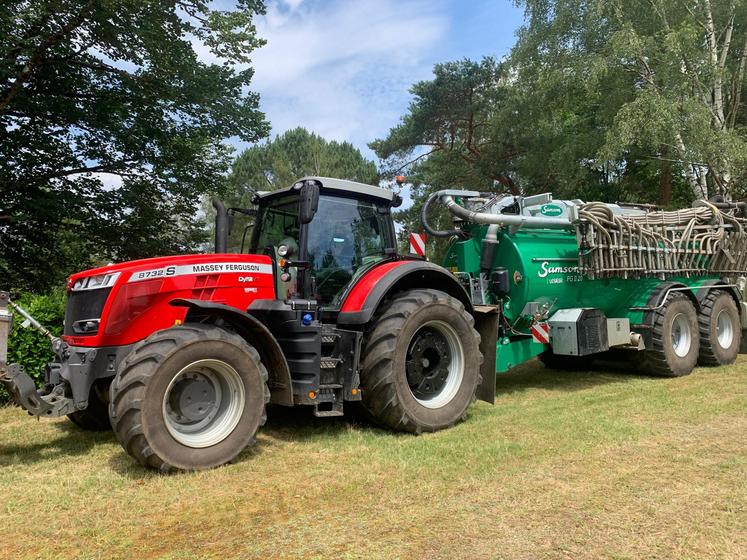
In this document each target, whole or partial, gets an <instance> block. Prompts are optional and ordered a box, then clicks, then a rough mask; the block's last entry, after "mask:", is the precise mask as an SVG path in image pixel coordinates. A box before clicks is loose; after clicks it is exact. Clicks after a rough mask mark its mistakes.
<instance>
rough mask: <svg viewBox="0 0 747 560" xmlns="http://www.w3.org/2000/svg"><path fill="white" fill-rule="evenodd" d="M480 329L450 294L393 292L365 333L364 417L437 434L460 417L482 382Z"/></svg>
mask: <svg viewBox="0 0 747 560" xmlns="http://www.w3.org/2000/svg"><path fill="white" fill-rule="evenodd" d="M479 346H480V335H479V334H478V333H477V331H476V330H475V329H474V319H473V318H472V316H471V315H470V314H469V313H467V312H466V311H465V309H464V306H463V305H462V304H461V303H460V302H459V301H458V300H456V299H454V298H453V297H450V296H448V295H447V294H445V293H443V292H440V291H437V290H410V291H407V292H403V293H401V294H399V295H398V296H396V297H394V298H393V299H392V300H390V301H389V302H388V303H386V304H385V306H384V307H383V309H382V310H381V311H380V312H379V314H378V315H377V317H376V319H375V322H374V323H373V325H372V328H371V330H370V331H369V333H368V334H367V336H366V342H365V348H364V351H363V359H362V371H361V388H362V389H363V402H362V404H363V407H364V409H365V411H366V413H367V416H369V417H370V418H372V419H373V420H374V421H375V422H376V423H377V424H380V425H382V426H384V427H388V428H391V429H393V430H399V431H406V432H413V433H420V432H434V431H436V430H440V429H442V428H447V427H449V426H452V425H454V424H456V423H457V422H459V421H460V420H463V419H464V418H465V417H466V414H467V408H468V407H469V405H470V404H471V403H472V401H473V400H474V398H475V391H476V389H477V386H478V385H479V384H480V381H481V377H480V364H481V362H482V354H480V349H479Z"/></svg>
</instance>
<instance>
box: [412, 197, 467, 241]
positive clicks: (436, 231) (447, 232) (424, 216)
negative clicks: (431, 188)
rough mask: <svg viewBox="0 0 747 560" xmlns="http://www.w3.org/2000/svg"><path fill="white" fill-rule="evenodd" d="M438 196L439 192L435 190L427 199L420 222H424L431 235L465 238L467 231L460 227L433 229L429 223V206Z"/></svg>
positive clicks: (427, 231) (426, 230)
mask: <svg viewBox="0 0 747 560" xmlns="http://www.w3.org/2000/svg"><path fill="white" fill-rule="evenodd" d="M439 192H441V191H439ZM438 197H439V193H437V192H435V193H433V194H432V195H430V196H429V197H428V199H427V200H426V201H425V204H423V209H422V210H421V212H420V222H421V223H422V224H423V229H424V230H425V232H426V233H427V234H428V235H430V236H431V237H451V236H453V235H456V236H458V237H462V238H464V237H465V233H464V232H463V231H461V230H459V229H448V230H440V229H433V228H432V227H431V226H430V224H429V223H428V207H429V206H430V205H431V204H432V203H433V201H434V200H436V198H438Z"/></svg>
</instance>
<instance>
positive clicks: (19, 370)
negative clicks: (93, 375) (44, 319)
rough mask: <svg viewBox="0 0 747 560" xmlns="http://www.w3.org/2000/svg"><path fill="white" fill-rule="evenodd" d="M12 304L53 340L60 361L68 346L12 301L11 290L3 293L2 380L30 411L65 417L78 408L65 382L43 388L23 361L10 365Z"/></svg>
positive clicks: (0, 322)
mask: <svg viewBox="0 0 747 560" xmlns="http://www.w3.org/2000/svg"><path fill="white" fill-rule="evenodd" d="M9 307H11V308H13V309H14V310H15V311H16V312H17V313H18V314H19V315H21V316H22V317H23V318H24V319H25V320H26V321H28V322H29V324H31V325H32V326H33V327H34V328H35V329H36V330H38V331H39V332H41V333H42V334H43V335H44V336H46V337H47V338H48V339H49V340H50V342H51V344H52V349H53V350H54V352H55V354H57V357H58V359H59V360H60V362H62V361H63V360H62V358H63V354H64V353H65V351H66V347H67V345H66V344H65V343H64V342H63V341H62V340H60V339H59V338H58V337H56V336H54V335H53V334H52V333H50V332H49V331H48V330H47V329H45V328H44V327H43V326H42V325H41V324H40V323H39V321H37V320H36V319H34V318H33V317H32V316H31V315H30V314H29V313H28V312H27V311H26V310H25V309H23V308H22V307H21V306H19V305H18V304H16V303H14V302H12V301H11V300H10V296H9V294H8V292H0V383H1V384H2V385H3V386H4V387H5V389H6V390H7V391H8V393H10V395H11V396H12V397H13V400H14V401H15V403H16V404H17V405H18V406H20V407H21V408H23V409H25V410H27V411H28V412H29V414H33V415H35V416H62V415H65V414H71V413H73V412H75V411H76V410H77V409H78V408H77V407H76V405H75V403H74V401H73V399H71V398H69V397H68V396H66V395H65V385H64V384H62V383H57V384H49V385H48V386H47V387H46V388H45V389H44V390H39V389H37V388H36V384H35V383H34V380H33V379H31V377H30V376H29V375H28V374H27V373H26V371H25V369H24V367H23V366H22V365H21V364H8V338H9V337H10V333H11V330H12V328H13V315H12V314H11V312H10V309H9ZM50 367H52V366H50ZM83 408H85V406H84V407H83Z"/></svg>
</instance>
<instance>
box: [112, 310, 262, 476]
mask: <svg viewBox="0 0 747 560" xmlns="http://www.w3.org/2000/svg"><path fill="white" fill-rule="evenodd" d="M269 400H270V393H269V390H268V388H267V370H266V369H265V367H264V366H263V365H262V363H261V362H260V358H259V354H258V353H257V351H256V350H255V349H254V348H252V347H251V346H250V345H249V344H247V342H246V341H245V340H244V339H243V338H241V337H240V336H239V335H237V334H235V333H232V332H229V331H227V330H225V329H222V328H220V327H216V326H212V325H198V324H187V325H182V326H178V327H173V328H170V329H164V330H162V331H158V332H156V333H154V334H152V335H151V336H149V337H148V338H146V339H145V340H144V341H143V342H141V343H140V344H138V345H137V346H136V347H135V348H134V349H133V351H132V352H131V353H130V354H129V355H128V356H127V358H126V359H125V360H124V362H123V363H122V365H121V367H120V370H119V372H118V373H117V375H116V377H115V378H114V381H113V382H112V386H111V404H110V406H109V416H110V418H111V422H112V427H113V428H114V433H115V434H116V436H117V439H118V440H119V442H120V443H121V444H122V447H124V449H125V451H127V453H128V454H130V455H131V456H132V457H134V458H135V459H136V460H137V461H138V462H139V463H140V464H141V465H143V466H145V467H149V468H153V469H157V470H159V471H162V472H168V471H172V470H177V469H178V470H199V469H208V468H212V467H217V466H219V465H222V464H224V463H227V462H229V461H231V460H233V459H234V458H236V456H237V455H238V454H239V453H241V451H242V450H243V449H244V448H245V447H246V446H247V445H249V444H251V443H253V442H254V438H255V435H256V433H257V430H258V429H259V427H260V426H262V425H263V424H264V423H265V418H266V416H265V404H266V403H267V402H268V401H269Z"/></svg>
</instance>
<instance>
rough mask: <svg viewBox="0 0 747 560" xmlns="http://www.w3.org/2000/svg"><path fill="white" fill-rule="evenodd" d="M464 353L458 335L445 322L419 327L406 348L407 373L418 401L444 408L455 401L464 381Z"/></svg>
mask: <svg viewBox="0 0 747 560" xmlns="http://www.w3.org/2000/svg"><path fill="white" fill-rule="evenodd" d="M464 362H465V360H464V349H463V348H462V343H461V341H460V340H459V335H457V333H456V331H455V330H454V329H453V328H452V327H451V326H450V325H448V324H446V323H444V322H443V321H429V322H428V323H425V324H424V325H423V326H422V327H420V328H419V329H418V330H417V331H416V332H415V334H414V335H413V336H412V338H411V339H410V343H409V344H408V347H407V357H406V362H405V371H406V375H407V384H408V385H409V387H410V392H411V393H412V395H413V397H415V400H416V401H418V402H419V403H420V404H421V405H423V406H424V407H426V408H441V407H442V406H445V405H446V404H448V403H449V402H451V400H452V399H453V398H454V396H455V395H456V394H457V392H458V391H459V387H461V385H462V379H463V378H464Z"/></svg>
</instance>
